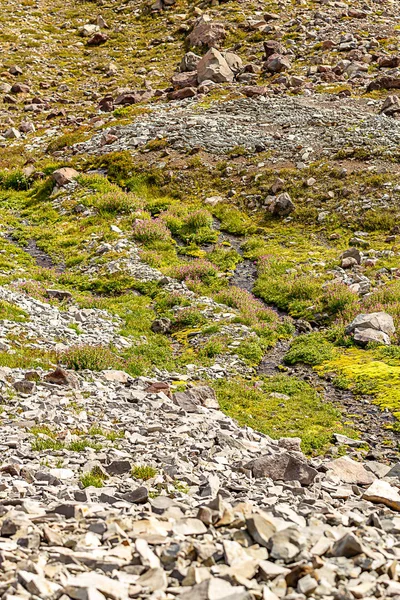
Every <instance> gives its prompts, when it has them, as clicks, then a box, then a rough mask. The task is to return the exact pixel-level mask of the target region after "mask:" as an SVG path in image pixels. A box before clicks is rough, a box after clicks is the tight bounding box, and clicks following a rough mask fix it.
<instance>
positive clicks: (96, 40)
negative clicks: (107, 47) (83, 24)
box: [87, 32, 108, 46]
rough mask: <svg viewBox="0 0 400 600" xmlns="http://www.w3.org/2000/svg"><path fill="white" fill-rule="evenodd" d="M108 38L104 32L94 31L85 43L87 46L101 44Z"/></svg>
mask: <svg viewBox="0 0 400 600" xmlns="http://www.w3.org/2000/svg"><path fill="white" fill-rule="evenodd" d="M107 40H108V35H107V34H105V33H100V32H98V33H95V34H94V36H93V37H91V38H90V40H88V43H87V45H88V46H101V45H102V44H105V43H106V41H107Z"/></svg>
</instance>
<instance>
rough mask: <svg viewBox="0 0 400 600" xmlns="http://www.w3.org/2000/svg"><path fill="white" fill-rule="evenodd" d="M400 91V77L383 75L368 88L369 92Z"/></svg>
mask: <svg viewBox="0 0 400 600" xmlns="http://www.w3.org/2000/svg"><path fill="white" fill-rule="evenodd" d="M398 89H400V76H395V75H383V76H382V77H377V78H376V79H374V80H373V81H371V83H370V84H369V85H368V87H367V92H372V91H374V90H398Z"/></svg>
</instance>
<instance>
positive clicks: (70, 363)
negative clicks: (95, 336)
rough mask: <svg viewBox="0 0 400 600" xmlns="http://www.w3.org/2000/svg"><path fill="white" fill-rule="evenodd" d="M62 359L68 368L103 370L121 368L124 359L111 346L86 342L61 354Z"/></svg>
mask: <svg viewBox="0 0 400 600" xmlns="http://www.w3.org/2000/svg"><path fill="white" fill-rule="evenodd" d="M60 361H61V362H62V364H64V365H65V366H66V367H67V368H68V369H74V370H75V371H84V370H85V369H88V370H90V371H103V370H105V369H110V368H112V369H119V368H121V367H122V366H123V361H122V360H121V359H120V358H119V357H118V356H117V355H116V354H114V353H113V352H112V351H111V350H110V349H109V348H105V347H104V346H90V345H86V344H82V345H78V346H72V347H71V348H69V349H68V350H66V351H65V352H64V353H63V354H61V355H60Z"/></svg>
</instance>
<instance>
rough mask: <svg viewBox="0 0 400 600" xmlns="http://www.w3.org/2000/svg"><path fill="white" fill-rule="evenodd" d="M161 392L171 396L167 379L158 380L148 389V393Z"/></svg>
mask: <svg viewBox="0 0 400 600" xmlns="http://www.w3.org/2000/svg"><path fill="white" fill-rule="evenodd" d="M159 392H164V394H165V395H166V396H168V397H171V389H170V387H169V383H167V382H166V381H156V382H155V383H152V384H151V385H149V387H148V388H147V389H146V394H158V393H159Z"/></svg>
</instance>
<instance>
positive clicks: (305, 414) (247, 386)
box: [215, 375, 354, 454]
mask: <svg viewBox="0 0 400 600" xmlns="http://www.w3.org/2000/svg"><path fill="white" fill-rule="evenodd" d="M215 388H216V392H217V397H218V400H219V402H220V405H221V408H222V409H223V410H224V411H226V412H227V413H228V414H229V415H231V416H233V417H234V418H235V419H237V421H238V422H239V424H240V425H250V426H251V427H253V428H254V429H257V430H259V431H262V432H263V433H266V434H268V435H270V436H271V437H272V438H275V439H276V438H279V437H283V436H289V437H296V436H299V437H300V438H301V439H302V449H303V451H304V452H306V453H307V454H313V453H315V454H319V453H321V452H323V451H324V450H326V449H327V447H328V446H329V443H330V442H331V441H332V434H333V433H339V432H341V433H347V434H350V435H354V432H353V431H352V430H351V429H350V428H345V427H344V426H343V424H342V416H341V414H340V411H339V410H337V409H336V408H335V407H334V406H333V405H331V404H329V403H326V402H324V401H322V399H321V397H320V396H319V395H318V393H317V392H316V391H315V390H314V389H313V388H312V386H311V385H309V384H308V383H306V382H304V381H301V380H299V379H296V378H295V377H288V376H286V375H280V376H277V377H271V378H266V379H265V380H263V381H259V382H258V383H257V384H256V385H255V384H254V383H249V382H246V381H232V382H221V383H218V384H216V385H215Z"/></svg>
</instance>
